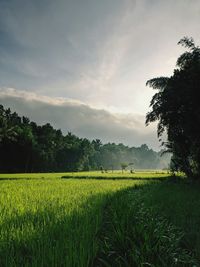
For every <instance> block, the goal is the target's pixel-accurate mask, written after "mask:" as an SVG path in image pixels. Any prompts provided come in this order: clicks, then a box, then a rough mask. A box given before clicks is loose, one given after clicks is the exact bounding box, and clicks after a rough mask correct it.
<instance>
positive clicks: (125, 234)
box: [93, 184, 198, 267]
mask: <svg viewBox="0 0 200 267" xmlns="http://www.w3.org/2000/svg"><path fill="white" fill-rule="evenodd" d="M154 186H155V187H157V186H159V184H158V185H149V186H148V187H144V188H143V189H142V188H138V190H135V189H134V190H132V189H127V190H125V191H124V192H123V191H121V192H119V193H117V194H116V195H115V196H114V197H113V198H112V200H111V201H110V203H109V205H108V206H107V209H106V211H105V220H104V225H103V227H102V230H101V232H100V233H99V236H98V238H99V251H98V254H97V257H96V259H95V261H94V263H93V266H95V267H96V266H99V267H100V266H101V267H103V266H105V267H106V266H116V267H118V266H132V267H134V266H136V267H140V266H156V267H157V266H159V267H161V266H170V267H172V266H180V267H182V266H198V262H197V260H195V259H194V253H193V251H192V249H191V248H189V247H187V248H186V247H185V246H183V240H184V232H183V230H182V229H181V228H179V227H177V226H176V225H174V224H172V223H171V222H170V220H168V219H166V218H165V216H163V213H158V212H157V210H156V209H154V206H150V205H147V204H146V202H145V201H144V195H146V194H147V195H148V194H149V192H150V191H151V190H150V188H151V187H154ZM158 205H159V203H158Z"/></svg>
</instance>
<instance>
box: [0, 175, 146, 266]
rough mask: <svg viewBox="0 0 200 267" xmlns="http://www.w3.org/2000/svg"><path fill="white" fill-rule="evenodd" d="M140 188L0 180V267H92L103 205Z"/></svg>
mask: <svg viewBox="0 0 200 267" xmlns="http://www.w3.org/2000/svg"><path fill="white" fill-rule="evenodd" d="M142 183H144V182H142V181H115V182H113V181H103V182H102V181H98V180H81V181H77V180H70V179H69V180H64V179H63V180H60V179H57V180H56V179H52V180H47V181H46V180H40V179H33V180H2V181H1V182H0V192H1V193H0V207H1V211H0V266H12V267H14V266H89V264H90V261H91V260H92V258H93V257H94V255H95V254H96V250H97V240H96V239H95V236H96V233H97V232H98V231H99V228H100V226H101V223H102V214H103V212H102V211H103V208H104V206H105V203H106V202H107V201H108V199H109V198H110V197H111V196H112V194H114V193H115V192H116V191H118V190H121V189H124V188H127V187H130V186H134V185H135V184H142Z"/></svg>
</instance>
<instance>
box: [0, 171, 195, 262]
mask: <svg viewBox="0 0 200 267" xmlns="http://www.w3.org/2000/svg"><path fill="white" fill-rule="evenodd" d="M63 175H65V176H67V177H68V179H61V177H62V176H63ZM89 175H91V176H90V177H89ZM94 175H96V179H95V177H94ZM98 175H99V177H98ZM102 175H104V179H103V180H99V178H102ZM72 176H73V177H74V178H76V179H72V178H70V177H72ZM113 177H114V179H115V180H114V181H113V180H110V179H113ZM130 177H132V178H135V179H136V180H127V178H128V179H129V178H130ZM148 177H149V178H151V179H149V178H148ZM26 178H29V180H27V179H26ZM80 178H85V179H80ZM88 178H92V179H88ZM109 178H110V179H109ZM120 178H122V174H121V171H118V172H116V171H115V172H114V173H112V172H110V173H103V174H102V173H101V172H100V171H99V172H91V173H90V172H80V173H73V174H72V173H55V174H54V173H48V174H44V173H41V174H15V175H14V174H7V175H6V174H1V176H0V192H1V194H0V207H1V212H0V266H3V267H4V266H9V267H10V266H12V267H13V266H20V267H21V266H52V267H53V266H69V267H72V266H78V267H79V266H80V267H82V266H86V267H87V266H88V267H89V266H91V267H97V266H101V267H103V266H161V267H162V266H198V262H197V260H195V259H199V256H200V255H199V248H200V229H199V225H200V221H199V218H200V212H199V209H198V207H199V205H200V201H199V197H198V196H199V191H200V188H199V187H197V186H195V185H193V184H188V183H186V180H185V179H182V181H181V179H179V178H177V179H176V180H174V179H172V181H175V182H176V183H174V182H172V181H171V178H170V177H169V174H167V173H166V172H160V173H159V172H156V171H154V172H153V171H152V172H149V173H148V172H137V173H134V174H131V173H130V172H129V173H128V172H124V174H123V178H122V179H121V180H120ZM118 179H119V180H118ZM186 192H187V194H186ZM183 203H185V204H184V205H183ZM189 218H190V219H189Z"/></svg>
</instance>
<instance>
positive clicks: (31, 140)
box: [0, 105, 170, 173]
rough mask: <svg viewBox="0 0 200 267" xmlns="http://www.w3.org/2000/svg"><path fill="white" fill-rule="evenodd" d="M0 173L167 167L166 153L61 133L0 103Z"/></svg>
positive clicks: (142, 146) (144, 146) (143, 147)
mask: <svg viewBox="0 0 200 267" xmlns="http://www.w3.org/2000/svg"><path fill="white" fill-rule="evenodd" d="M0 152H1V153H0V173H19V172H21V173H22V172H24V173H30V172H50V171H51V172H66V171H88V170H101V169H102V170H104V171H106V170H113V169H119V170H120V169H121V162H127V164H130V163H133V164H134V168H137V169H138V168H140V169H141V168H146V169H159V168H167V167H168V165H169V162H170V156H169V155H167V156H165V157H162V158H161V157H160V155H161V152H155V151H153V150H152V149H149V148H148V146H147V145H144V144H143V145H141V146H140V147H128V146H125V145H123V144H115V143H108V144H102V143H101V141H100V140H98V139H97V140H93V141H89V140H88V139H86V138H79V137H77V136H75V135H73V134H71V133H68V134H67V135H63V133H62V132H61V130H56V129H54V128H53V127H52V126H51V125H50V124H49V123H47V124H45V125H42V126H39V125H37V124H36V123H34V122H30V120H29V119H28V118H26V117H20V116H18V114H17V113H16V112H14V113H12V112H11V110H10V109H4V107H3V106H2V105H0Z"/></svg>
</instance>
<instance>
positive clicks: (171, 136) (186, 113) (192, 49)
mask: <svg viewBox="0 0 200 267" xmlns="http://www.w3.org/2000/svg"><path fill="white" fill-rule="evenodd" d="M178 44H181V45H183V46H185V47H186V48H187V49H188V50H189V51H186V52H185V53H183V54H182V55H181V56H180V57H179V58H178V59H177V68H176V69H175V70H174V73H173V75H172V76H171V77H169V78H166V77H159V78H154V79H151V80H149V81H147V85H149V86H150V87H152V88H153V89H158V90H159V91H158V93H156V94H155V95H154V96H153V98H152V100H151V103H150V106H151V108H152V110H151V111H150V112H149V113H147V116H146V124H147V125H148V124H149V123H151V122H154V121H158V129H157V132H158V136H159V137H160V136H162V134H163V133H164V131H166V132H167V136H168V142H166V143H165V144H164V145H165V146H166V147H167V150H168V151H170V152H172V153H173V164H174V165H176V166H177V167H178V169H180V170H181V171H184V172H185V173H186V174H187V175H188V176H190V177H197V176H198V175H199V174H200V128H199V124H200V105H199V90H200V48H199V47H198V46H195V44H194V41H193V39H192V38H187V37H184V38H183V39H181V40H180V41H179V43H178Z"/></svg>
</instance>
